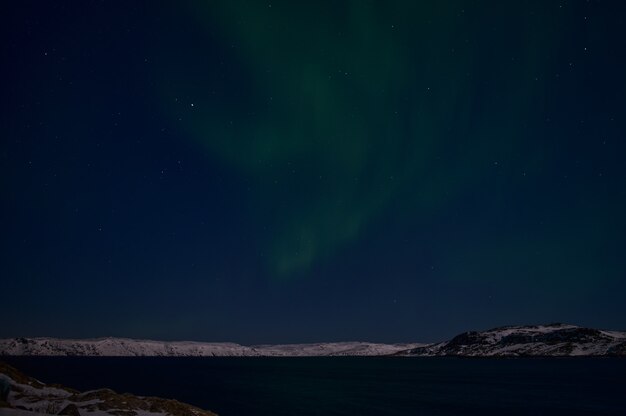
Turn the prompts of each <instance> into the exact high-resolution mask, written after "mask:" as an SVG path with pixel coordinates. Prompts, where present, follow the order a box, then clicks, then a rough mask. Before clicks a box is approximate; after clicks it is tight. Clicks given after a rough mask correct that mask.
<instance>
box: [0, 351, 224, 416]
mask: <svg viewBox="0 0 626 416" xmlns="http://www.w3.org/2000/svg"><path fill="white" fill-rule="evenodd" d="M0 383H1V384H4V385H7V384H8V386H9V388H10V391H9V394H8V397H7V399H6V401H3V400H2V399H0V416H5V415H6V416H37V415H41V414H42V413H43V414H55V415H56V414H63V415H76V416H113V415H115V416H120V415H123V416H215V414H214V413H211V412H209V411H206V410H202V409H199V408H197V407H194V406H191V405H188V404H185V403H181V402H178V401H176V400H168V399H161V398H158V397H141V396H134V395H132V394H118V393H115V392H114V391H113V390H109V389H100V390H93V391H88V392H84V393H79V392H77V391H75V390H72V389H69V388H65V387H62V386H48V385H46V384H43V383H41V382H39V381H37V380H35V379H33V378H30V377H27V376H25V375H24V374H22V373H20V372H19V371H17V370H16V369H14V368H13V367H11V366H9V365H6V364H4V363H0Z"/></svg>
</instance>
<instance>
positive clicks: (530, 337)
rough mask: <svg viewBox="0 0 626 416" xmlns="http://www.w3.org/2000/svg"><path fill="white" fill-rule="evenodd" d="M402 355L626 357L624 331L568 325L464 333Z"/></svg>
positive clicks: (625, 334) (503, 328)
mask: <svg viewBox="0 0 626 416" xmlns="http://www.w3.org/2000/svg"><path fill="white" fill-rule="evenodd" d="M397 355H401V356H422V357H429V356H462V357H523V356H552V357H557V356H604V355H612V356H626V332H618V331H602V330H598V329H591V328H582V327H578V326H575V325H567V324H550V325H538V326H508V327H501V328H495V329H491V330H488V331H483V332H465V333H463V334H460V335H457V336H456V337H454V338H452V339H451V340H450V341H445V342H440V343H436V344H429V345H425V346H421V347H417V348H412V349H409V350H407V351H401V352H399V353H397Z"/></svg>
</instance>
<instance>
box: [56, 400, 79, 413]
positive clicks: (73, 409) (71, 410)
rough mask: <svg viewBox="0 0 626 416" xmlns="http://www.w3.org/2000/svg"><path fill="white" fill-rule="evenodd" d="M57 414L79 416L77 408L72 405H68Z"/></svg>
mask: <svg viewBox="0 0 626 416" xmlns="http://www.w3.org/2000/svg"><path fill="white" fill-rule="evenodd" d="M58 414H60V415H66V416H80V412H79V411H78V407H76V405H75V404H74V403H70V404H68V405H67V406H65V407H64V408H63V410H61V411H60V412H59V413H58Z"/></svg>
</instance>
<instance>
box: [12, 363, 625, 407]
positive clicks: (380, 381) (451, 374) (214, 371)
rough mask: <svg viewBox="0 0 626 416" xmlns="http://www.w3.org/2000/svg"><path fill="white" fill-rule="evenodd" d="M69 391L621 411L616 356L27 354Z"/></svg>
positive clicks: (238, 401)
mask: <svg viewBox="0 0 626 416" xmlns="http://www.w3.org/2000/svg"><path fill="white" fill-rule="evenodd" d="M4 360H5V361H7V362H8V363H10V364H12V365H14V366H16V367H18V368H19V369H21V370H22V371H24V372H26V373H28V374H30V375H32V376H34V377H36V378H39V379H40V380H42V381H45V382H56V383H61V384H64V385H67V386H70V387H74V388H76V389H79V390H89V389H95V388H99V387H110V388H112V389H114V390H116V391H118V392H130V393H134V394H139V395H151V396H162V397H168V398H175V399H178V400H180V401H184V402H187V403H191V404H194V405H196V406H199V407H202V408H206V409H209V410H212V411H214V412H217V413H219V414H220V415H222V416H240V415H246V416H250V415H260V416H264V415H272V416H277V415H290V416H292V415H303V416H304V415H364V416H366V415H425V416H430V415H455V416H456V415H551V416H553V415H621V416H623V415H626V359H609V358H603V359H454V358H406V359H404V358H43V357H39V358H32V357H13V358H5V359H4Z"/></svg>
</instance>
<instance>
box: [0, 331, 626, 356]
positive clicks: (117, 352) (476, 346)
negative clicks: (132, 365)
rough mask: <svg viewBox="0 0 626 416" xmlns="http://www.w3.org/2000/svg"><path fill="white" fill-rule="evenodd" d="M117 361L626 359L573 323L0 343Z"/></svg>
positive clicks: (614, 341) (19, 352)
mask: <svg viewBox="0 0 626 416" xmlns="http://www.w3.org/2000/svg"><path fill="white" fill-rule="evenodd" d="M2 355H4V356H115V357H129V356H130V357H323V356H396V357H439V356H459V357H526V356H608V355H610V356H626V331H609V330H599V329H593V328H585V327H580V326H576V325H570V324H563V323H552V324H547V325H519V326H501V327H497V328H492V329H489V330H486V331H466V332H463V333H461V334H458V335H456V336H455V337H453V338H451V339H449V340H447V341H443V342H436V343H396V344H382V343H371V342H330V343H308V344H277V345H251V346H245V345H240V344H237V343H232V342H197V341H153V340H135V339H130V338H112V337H105V338H92V339H59V338H44V337H38V338H8V339H0V356H2Z"/></svg>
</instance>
